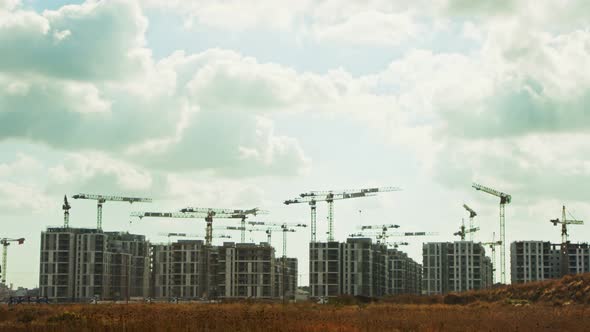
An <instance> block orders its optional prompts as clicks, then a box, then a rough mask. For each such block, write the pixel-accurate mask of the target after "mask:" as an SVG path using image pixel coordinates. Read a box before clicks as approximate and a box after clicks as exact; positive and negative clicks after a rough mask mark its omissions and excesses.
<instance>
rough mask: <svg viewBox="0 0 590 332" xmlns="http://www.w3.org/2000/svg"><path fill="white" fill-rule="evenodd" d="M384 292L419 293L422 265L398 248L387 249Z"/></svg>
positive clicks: (393, 293) (395, 293) (394, 293)
mask: <svg viewBox="0 0 590 332" xmlns="http://www.w3.org/2000/svg"><path fill="white" fill-rule="evenodd" d="M386 273H387V277H386V288H385V294H392V295H397V294H416V295H419V294H421V290H422V265H420V264H418V263H417V262H416V261H414V260H413V259H411V258H410V257H408V254H406V253H405V252H402V251H400V250H398V249H388V250H387V265H386Z"/></svg>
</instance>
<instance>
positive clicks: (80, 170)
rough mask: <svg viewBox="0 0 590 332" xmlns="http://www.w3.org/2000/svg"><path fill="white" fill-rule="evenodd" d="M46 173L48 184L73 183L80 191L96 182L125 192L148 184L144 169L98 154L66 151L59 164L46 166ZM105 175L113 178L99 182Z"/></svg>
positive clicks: (146, 186)
mask: <svg viewBox="0 0 590 332" xmlns="http://www.w3.org/2000/svg"><path fill="white" fill-rule="evenodd" d="M48 174H49V179H50V182H51V186H55V185H65V184H69V185H72V184H76V185H77V186H78V187H79V189H78V190H82V191H84V187H92V188H94V190H97V189H96V188H97V185H98V187H105V186H106V187H107V188H108V187H111V188H120V190H121V191H127V192H129V191H142V190H147V189H150V188H151V186H152V176H151V175H150V173H149V172H148V171H146V170H144V169H141V168H139V167H136V166H133V165H131V164H129V163H125V162H122V161H119V160H115V159H112V158H110V157H108V156H107V155H105V154H102V153H70V154H68V155H67V156H66V157H65V160H64V162H63V163H61V164H59V165H57V166H55V167H51V168H49V171H48ZM105 177H112V178H113V180H114V181H108V182H106V183H104V184H103V185H100V182H103V181H104V178H105ZM88 181H91V182H92V183H91V185H88V184H86V183H87V182H88ZM112 182H115V183H112ZM107 188H105V189H107Z"/></svg>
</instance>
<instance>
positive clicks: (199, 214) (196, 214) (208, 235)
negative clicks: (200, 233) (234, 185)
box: [130, 210, 242, 246]
mask: <svg viewBox="0 0 590 332" xmlns="http://www.w3.org/2000/svg"><path fill="white" fill-rule="evenodd" d="M130 216H131V217H137V218H139V219H143V218H179V219H199V218H204V219H205V221H206V222H207V228H206V232H205V244H206V245H209V246H210V245H211V242H212V239H213V225H212V223H213V216H215V217H216V218H223V219H239V218H241V217H242V216H241V215H235V214H227V213H224V212H220V213H216V212H214V211H208V212H203V211H200V210H199V211H187V212H143V211H137V212H131V214H130Z"/></svg>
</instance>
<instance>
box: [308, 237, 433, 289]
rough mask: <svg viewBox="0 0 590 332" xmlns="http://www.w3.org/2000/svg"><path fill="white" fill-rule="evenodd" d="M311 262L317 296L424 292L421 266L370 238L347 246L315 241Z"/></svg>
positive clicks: (311, 280) (312, 278)
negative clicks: (421, 289)
mask: <svg viewBox="0 0 590 332" xmlns="http://www.w3.org/2000/svg"><path fill="white" fill-rule="evenodd" d="M309 263H310V275H309V279H310V290H311V295H312V296H314V297H325V296H338V295H355V296H368V297H379V296H384V295H392V294H416V293H418V294H419V293H420V287H421V283H420V279H421V272H420V271H421V267H420V265H419V264H418V263H416V262H415V261H413V260H412V259H411V258H409V257H408V256H407V255H405V254H403V253H402V252H400V251H398V250H395V249H387V247H386V246H385V245H383V244H379V243H373V242H372V240H371V239H369V238H349V239H347V241H346V242H345V243H339V242H312V243H310V262H309Z"/></svg>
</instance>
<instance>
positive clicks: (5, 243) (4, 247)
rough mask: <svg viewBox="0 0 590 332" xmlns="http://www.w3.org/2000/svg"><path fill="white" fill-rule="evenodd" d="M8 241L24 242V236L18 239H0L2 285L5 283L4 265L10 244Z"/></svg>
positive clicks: (5, 265)
mask: <svg viewBox="0 0 590 332" xmlns="http://www.w3.org/2000/svg"><path fill="white" fill-rule="evenodd" d="M10 242H17V243H18V244H23V243H25V238H23V237H21V238H18V239H8V238H3V239H0V244H1V245H2V283H3V284H4V285H6V267H7V263H8V246H9V245H10Z"/></svg>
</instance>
